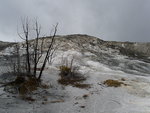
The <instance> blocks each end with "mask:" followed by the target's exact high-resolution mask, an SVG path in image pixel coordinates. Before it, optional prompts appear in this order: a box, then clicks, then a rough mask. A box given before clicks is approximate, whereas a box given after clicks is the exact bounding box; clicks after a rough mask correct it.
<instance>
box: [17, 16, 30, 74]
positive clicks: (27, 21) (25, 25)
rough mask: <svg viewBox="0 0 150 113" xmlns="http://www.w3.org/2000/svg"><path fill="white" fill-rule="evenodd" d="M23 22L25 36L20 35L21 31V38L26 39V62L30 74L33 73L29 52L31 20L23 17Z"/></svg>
mask: <svg viewBox="0 0 150 113" xmlns="http://www.w3.org/2000/svg"><path fill="white" fill-rule="evenodd" d="M21 22H22V30H23V35H24V36H22V35H20V34H19V33H18V35H19V37H20V38H21V39H23V40H25V43H26V47H25V49H26V62H27V67H26V70H27V73H28V74H31V64H30V52H29V20H28V18H26V19H22V20H21Z"/></svg>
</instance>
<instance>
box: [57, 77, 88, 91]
mask: <svg viewBox="0 0 150 113" xmlns="http://www.w3.org/2000/svg"><path fill="white" fill-rule="evenodd" d="M84 80H86V79H85V78H84V77H77V78H76V77H73V78H65V77H61V78H60V79H58V83H60V84H62V85H65V86H67V85H71V86H73V87H77V88H81V89H85V88H90V84H83V83H81V82H83V81H84Z"/></svg>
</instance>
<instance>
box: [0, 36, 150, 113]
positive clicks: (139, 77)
mask: <svg viewBox="0 0 150 113" xmlns="http://www.w3.org/2000/svg"><path fill="white" fill-rule="evenodd" d="M41 40H42V39H41ZM41 40H40V43H41ZM50 41H51V38H50V37H44V50H47V47H48V44H49V42H50ZM30 43H31V44H32V43H33V40H31V41H30ZM19 45H21V46H23V45H24V42H21V43H19ZM39 45H40V44H39ZM55 46H56V47H57V49H56V51H55V53H54V56H53V59H52V64H49V63H48V64H47V65H46V69H45V71H44V73H43V77H42V82H44V83H46V84H47V85H48V87H47V88H46V89H42V88H38V89H37V90H36V91H35V92H33V93H32V95H30V98H28V100H22V99H21V96H20V95H19V94H18V93H16V92H17V91H16V90H15V91H14V90H12V89H11V87H5V88H4V87H1V88H0V95H1V97H0V98H1V99H0V113H150V106H149V105H150V88H149V86H150V70H149V69H150V43H131V42H114V41H103V40H101V39H99V38H96V37H93V36H88V35H80V34H78V35H67V36H56V39H55ZM11 51H12V49H11V47H10V48H5V49H4V50H2V51H1V53H2V57H1V58H0V60H1V61H0V84H2V83H4V82H7V81H11V80H13V79H14V78H15V77H14V76H12V75H11V74H10V73H9V74H8V73H6V72H7V71H8V67H9V63H8V62H7V59H6V57H3V55H5V56H8V57H9V56H10V55H9V54H8V53H11ZM23 51H24V49H23V48H22V49H21V52H22V53H23ZM11 58H12V57H11ZM72 59H74V60H73V65H72V66H73V67H74V68H75V69H76V71H77V72H78V74H79V75H80V77H83V78H85V79H84V80H83V81H78V82H76V83H70V82H69V81H67V82H66V81H61V82H60V67H61V66H62V65H65V63H66V62H67V64H68V65H70V62H71V61H72ZM7 63H8V64H7ZM41 63H42V61H41ZM40 66H41V64H39V67H40ZM9 72H11V68H10V70H9Z"/></svg>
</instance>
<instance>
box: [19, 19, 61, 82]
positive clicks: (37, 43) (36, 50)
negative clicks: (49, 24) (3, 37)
mask: <svg viewBox="0 0 150 113" xmlns="http://www.w3.org/2000/svg"><path fill="white" fill-rule="evenodd" d="M57 26H58V24H57V25H56V26H55V27H54V33H53V35H52V36H50V37H51V38H50V39H51V42H50V43H49V45H48V49H47V51H46V52H45V53H44V51H43V43H44V38H40V36H41V26H40V25H39V23H38V21H37V20H36V21H35V23H34V26H33V27H34V28H33V30H32V33H35V35H36V36H35V39H33V40H30V39H31V37H30V36H29V33H30V32H31V29H29V28H30V24H29V21H28V18H27V19H25V20H22V30H23V35H21V34H19V33H18V35H19V37H20V38H21V39H23V40H24V41H25V47H24V48H25V50H26V54H25V57H26V62H25V64H27V66H26V71H27V74H29V75H32V76H33V77H35V78H37V79H38V80H40V79H41V76H42V73H43V71H44V69H45V66H46V63H47V62H48V60H49V58H50V57H52V56H53V54H54V52H55V50H56V48H54V46H53V45H54V42H55V41H54V39H55V35H56V32H57ZM43 54H46V56H45V57H44V61H43V63H42V67H41V68H40V73H39V75H38V76H37V67H38V63H39V61H41V58H42V56H43ZM32 70H33V71H32ZM38 70H39V69H38Z"/></svg>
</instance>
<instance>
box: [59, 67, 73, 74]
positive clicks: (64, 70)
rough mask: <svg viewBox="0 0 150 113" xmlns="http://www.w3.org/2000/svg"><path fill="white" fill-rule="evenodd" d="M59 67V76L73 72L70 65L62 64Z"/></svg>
mask: <svg viewBox="0 0 150 113" xmlns="http://www.w3.org/2000/svg"><path fill="white" fill-rule="evenodd" d="M59 69H60V75H61V76H71V75H73V74H74V72H73V71H72V69H71V67H68V66H65V65H62V66H60V67H59Z"/></svg>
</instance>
